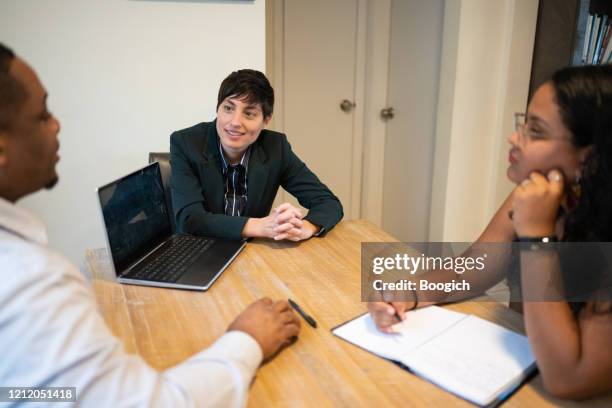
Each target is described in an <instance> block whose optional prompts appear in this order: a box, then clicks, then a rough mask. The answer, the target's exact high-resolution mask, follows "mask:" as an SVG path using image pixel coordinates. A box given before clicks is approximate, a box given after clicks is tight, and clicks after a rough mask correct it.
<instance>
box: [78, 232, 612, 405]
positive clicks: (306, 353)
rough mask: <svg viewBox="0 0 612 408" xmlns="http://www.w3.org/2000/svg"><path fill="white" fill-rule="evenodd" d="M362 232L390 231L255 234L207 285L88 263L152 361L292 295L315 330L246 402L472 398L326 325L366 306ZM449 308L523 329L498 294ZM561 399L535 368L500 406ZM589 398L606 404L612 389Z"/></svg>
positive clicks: (110, 318)
mask: <svg viewBox="0 0 612 408" xmlns="http://www.w3.org/2000/svg"><path fill="white" fill-rule="evenodd" d="M362 241H365V242H384V241H395V240H394V239H393V237H391V236H390V235H388V234H386V233H385V232H383V231H382V230H381V229H380V228H378V227H376V226H374V225H373V224H371V223H369V222H366V221H343V222H341V223H340V224H339V225H338V226H337V227H336V228H334V229H333V230H332V231H331V232H329V233H328V234H327V236H326V237H325V238H322V239H320V238H313V239H310V240H308V241H306V242H302V243H297V244H296V243H289V242H274V241H271V240H254V241H252V242H249V243H248V244H247V246H246V248H245V249H244V251H243V252H242V253H241V254H240V255H239V256H238V257H237V258H236V260H234V262H233V263H232V264H231V265H230V267H229V268H228V269H227V270H226V271H225V272H224V273H223V274H222V275H221V277H220V278H219V279H218V280H217V282H216V283H215V284H214V285H213V286H212V287H211V289H210V290H209V291H208V292H191V291H184V290H170V289H159V288H150V287H144V286H131V285H120V284H118V283H116V282H115V281H114V276H112V272H111V269H110V267H109V259H108V255H107V254H106V250H104V249H101V250H90V251H88V252H87V255H86V263H87V266H88V268H89V270H90V273H91V274H92V276H93V287H94V290H95V294H96V297H97V300H98V303H99V305H100V308H101V311H102V313H103V315H104V317H105V319H106V322H107V323H108V325H109V326H110V327H111V329H112V331H113V333H114V334H115V335H116V336H118V337H119V338H120V339H121V340H122V341H123V343H124V345H125V348H126V349H127V351H128V352H131V353H136V354H139V355H141V356H142V357H143V358H144V359H145V360H146V361H147V362H148V363H149V364H150V365H151V366H152V367H155V368H157V369H164V368H167V367H170V366H173V365H175V364H177V363H179V362H181V361H183V360H184V359H186V358H188V357H189V356H191V355H192V354H195V353H197V352H198V351H200V350H202V349H203V348H205V347H207V346H209V345H210V344H211V343H213V341H214V340H215V339H217V338H218V337H219V336H221V335H222V334H223V333H224V332H225V330H226V328H227V326H228V325H229V324H230V322H231V321H232V320H233V319H234V317H235V316H236V315H238V314H239V313H240V312H241V311H242V310H243V309H244V308H245V307H246V306H247V305H248V304H249V303H251V302H253V301H254V300H256V299H258V298H260V297H263V296H269V297H271V298H273V299H279V298H285V299H286V298H292V299H293V300H295V301H296V302H298V304H300V305H301V306H302V307H303V308H304V309H305V310H306V311H307V312H310V314H311V315H312V316H313V317H314V318H315V319H316V320H317V322H318V325H319V327H318V329H316V330H315V329H313V328H311V327H310V326H308V325H307V324H305V322H304V324H303V325H302V333H301V335H300V338H299V341H298V342H297V343H295V344H294V345H293V346H292V347H290V348H288V349H286V350H284V351H283V352H282V353H280V354H279V355H278V356H277V357H276V358H275V359H274V360H273V361H271V362H270V363H268V364H266V365H264V366H263V367H261V369H260V370H259V371H258V374H257V377H256V379H255V381H254V382H253V385H252V387H251V390H250V395H249V405H250V406H270V405H273V406H317V407H318V408H322V407H327V406H351V407H352V406H373V405H377V406H379V407H383V406H384V407H386V406H425V405H427V406H430V405H438V406H447V405H449V404H452V405H453V406H470V405H469V404H468V403H467V402H465V401H463V400H461V399H459V398H457V397H455V396H453V395H451V394H449V393H448V392H445V391H443V390H441V389H440V388H438V387H436V386H434V385H432V384H430V383H428V382H426V381H424V380H422V379H420V378H418V377H416V376H414V375H412V374H410V373H408V372H407V371H404V370H402V369H400V368H399V367H397V366H395V365H394V364H392V363H390V362H388V361H385V360H383V359H381V358H379V357H376V356H374V355H372V354H370V353H368V352H366V351H364V350H361V349H359V348H357V347H355V346H353V345H351V344H349V343H347V342H345V341H342V340H340V339H339V338H337V337H335V336H333V335H332V334H331V332H330V329H331V328H333V327H335V326H337V325H338V324H341V323H343V322H345V321H347V320H349V319H351V318H353V317H355V316H357V315H359V314H361V313H364V312H365V311H366V304H365V303H361V302H360V243H361V242H362ZM448 307H449V308H450V309H453V310H457V311H461V312H464V313H472V314H475V315H477V316H480V317H483V318H485V319H488V320H491V321H493V322H496V323H498V324H501V325H503V326H506V327H508V328H511V329H514V330H517V331H521V332H523V324H522V319H521V316H520V315H518V314H516V313H515V312H513V311H511V310H509V309H507V308H506V307H504V306H503V305H501V304H499V303H496V302H465V303H460V304H455V305H451V306H448ZM561 403H562V402H561V401H559V400H555V399H553V398H551V397H549V396H548V395H546V393H545V392H544V391H543V389H542V384H541V380H540V378H539V377H536V378H535V379H533V380H532V381H531V382H530V383H529V384H527V385H525V386H523V387H522V388H521V389H520V390H519V391H518V392H517V393H516V394H515V395H514V396H513V397H512V398H511V399H510V400H509V401H508V402H507V403H506V405H507V406H510V407H514V406H517V407H518V406H531V405H539V406H552V405H559V404H561ZM562 404H563V405H566V406H573V405H579V404H575V403H568V402H563V403H562ZM587 404H588V405H589V406H608V407H609V406H612V398H611V397H607V398H599V399H597V400H590V401H588V403H587ZM580 405H585V403H584V402H583V403H582V404H580Z"/></svg>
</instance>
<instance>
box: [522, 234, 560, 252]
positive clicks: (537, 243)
mask: <svg viewBox="0 0 612 408" xmlns="http://www.w3.org/2000/svg"><path fill="white" fill-rule="evenodd" d="M517 241H518V242H521V243H525V245H520V246H519V248H520V249H521V250H528V251H539V250H541V249H554V246H551V245H550V243H551V242H559V240H558V239H557V236H556V235H547V236H543V237H518V239H517Z"/></svg>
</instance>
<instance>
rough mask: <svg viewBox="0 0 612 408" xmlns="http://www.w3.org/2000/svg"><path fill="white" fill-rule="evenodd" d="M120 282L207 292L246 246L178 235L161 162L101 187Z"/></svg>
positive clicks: (107, 232)
mask: <svg viewBox="0 0 612 408" xmlns="http://www.w3.org/2000/svg"><path fill="white" fill-rule="evenodd" d="M97 193H98V199H99V202H100V209H101V211H102V218H103V220H104V226H105V230H106V238H107V244H108V251H109V253H110V255H111V257H112V265H113V267H114V270H115V274H116V276H117V281H119V282H121V283H129V284H136V285H147V286H161V287H167V288H180V289H192V290H207V289H208V288H209V287H210V286H211V285H212V284H213V283H214V281H215V280H216V279H217V278H218V277H219V276H220V275H221V273H222V272H223V271H224V270H225V268H227V266H228V265H229V264H230V263H231V262H232V260H233V259H234V258H235V257H236V256H237V255H238V253H239V252H240V251H241V250H242V249H243V248H244V245H245V241H232V240H224V239H217V238H214V239H213V238H206V237H196V236H193V235H186V234H173V233H172V229H171V226H170V217H172V216H173V215H172V214H170V213H169V211H168V206H167V205H166V201H165V196H164V188H163V185H162V179H161V172H160V169H159V163H157V162H155V163H152V164H150V165H148V166H146V167H144V168H142V169H140V170H137V171H135V172H133V173H131V174H128V175H127V176H125V177H122V178H120V179H118V180H116V181H113V182H112V183H109V184H106V185H105V186H102V187H100V188H98V190H97Z"/></svg>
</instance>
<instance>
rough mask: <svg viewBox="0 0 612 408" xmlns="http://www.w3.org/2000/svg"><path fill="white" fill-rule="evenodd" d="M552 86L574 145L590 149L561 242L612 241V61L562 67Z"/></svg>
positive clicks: (562, 118)
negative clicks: (578, 190) (576, 199)
mask: <svg viewBox="0 0 612 408" xmlns="http://www.w3.org/2000/svg"><path fill="white" fill-rule="evenodd" d="M551 84H552V86H553V88H554V90H555V99H556V102H557V105H558V106H559V110H560V114H561V120H562V121H563V124H564V125H565V127H566V128H567V129H568V130H569V131H570V132H571V134H572V140H573V143H574V145H575V146H576V147H587V146H590V148H591V150H590V152H589V154H588V156H587V158H586V160H585V162H584V163H583V168H582V177H581V179H580V190H581V194H580V196H579V197H578V201H577V203H576V205H575V207H574V208H573V209H571V210H570V211H569V213H568V214H567V217H566V219H565V233H564V237H563V240H564V241H573V242H593V241H594V242H608V241H612V65H611V64H606V65H590V66H577V67H567V68H563V69H561V70H559V71H557V72H555V73H554V74H553V76H552V78H551Z"/></svg>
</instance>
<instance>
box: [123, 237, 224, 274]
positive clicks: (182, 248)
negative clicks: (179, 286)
mask: <svg viewBox="0 0 612 408" xmlns="http://www.w3.org/2000/svg"><path fill="white" fill-rule="evenodd" d="M214 242H215V240H214V239H207V238H201V237H194V236H191V235H177V236H176V237H174V238H172V240H171V241H170V242H169V245H167V246H166V247H165V248H163V249H162V250H161V251H159V253H158V254H157V255H156V256H155V258H153V259H151V260H146V261H145V262H142V263H140V264H139V265H137V266H136V267H135V268H134V269H132V270H131V271H130V273H128V274H127V275H126V276H125V277H126V278H128V279H140V280H153V281H159V282H169V283H173V282H176V281H177V280H179V278H180V277H181V276H183V274H184V273H185V271H186V270H187V268H189V267H190V266H191V264H192V263H193V261H195V260H196V258H198V257H199V256H200V255H201V254H202V253H203V252H204V251H206V250H207V249H208V248H210V246H211V245H212V244H213V243H214Z"/></svg>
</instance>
